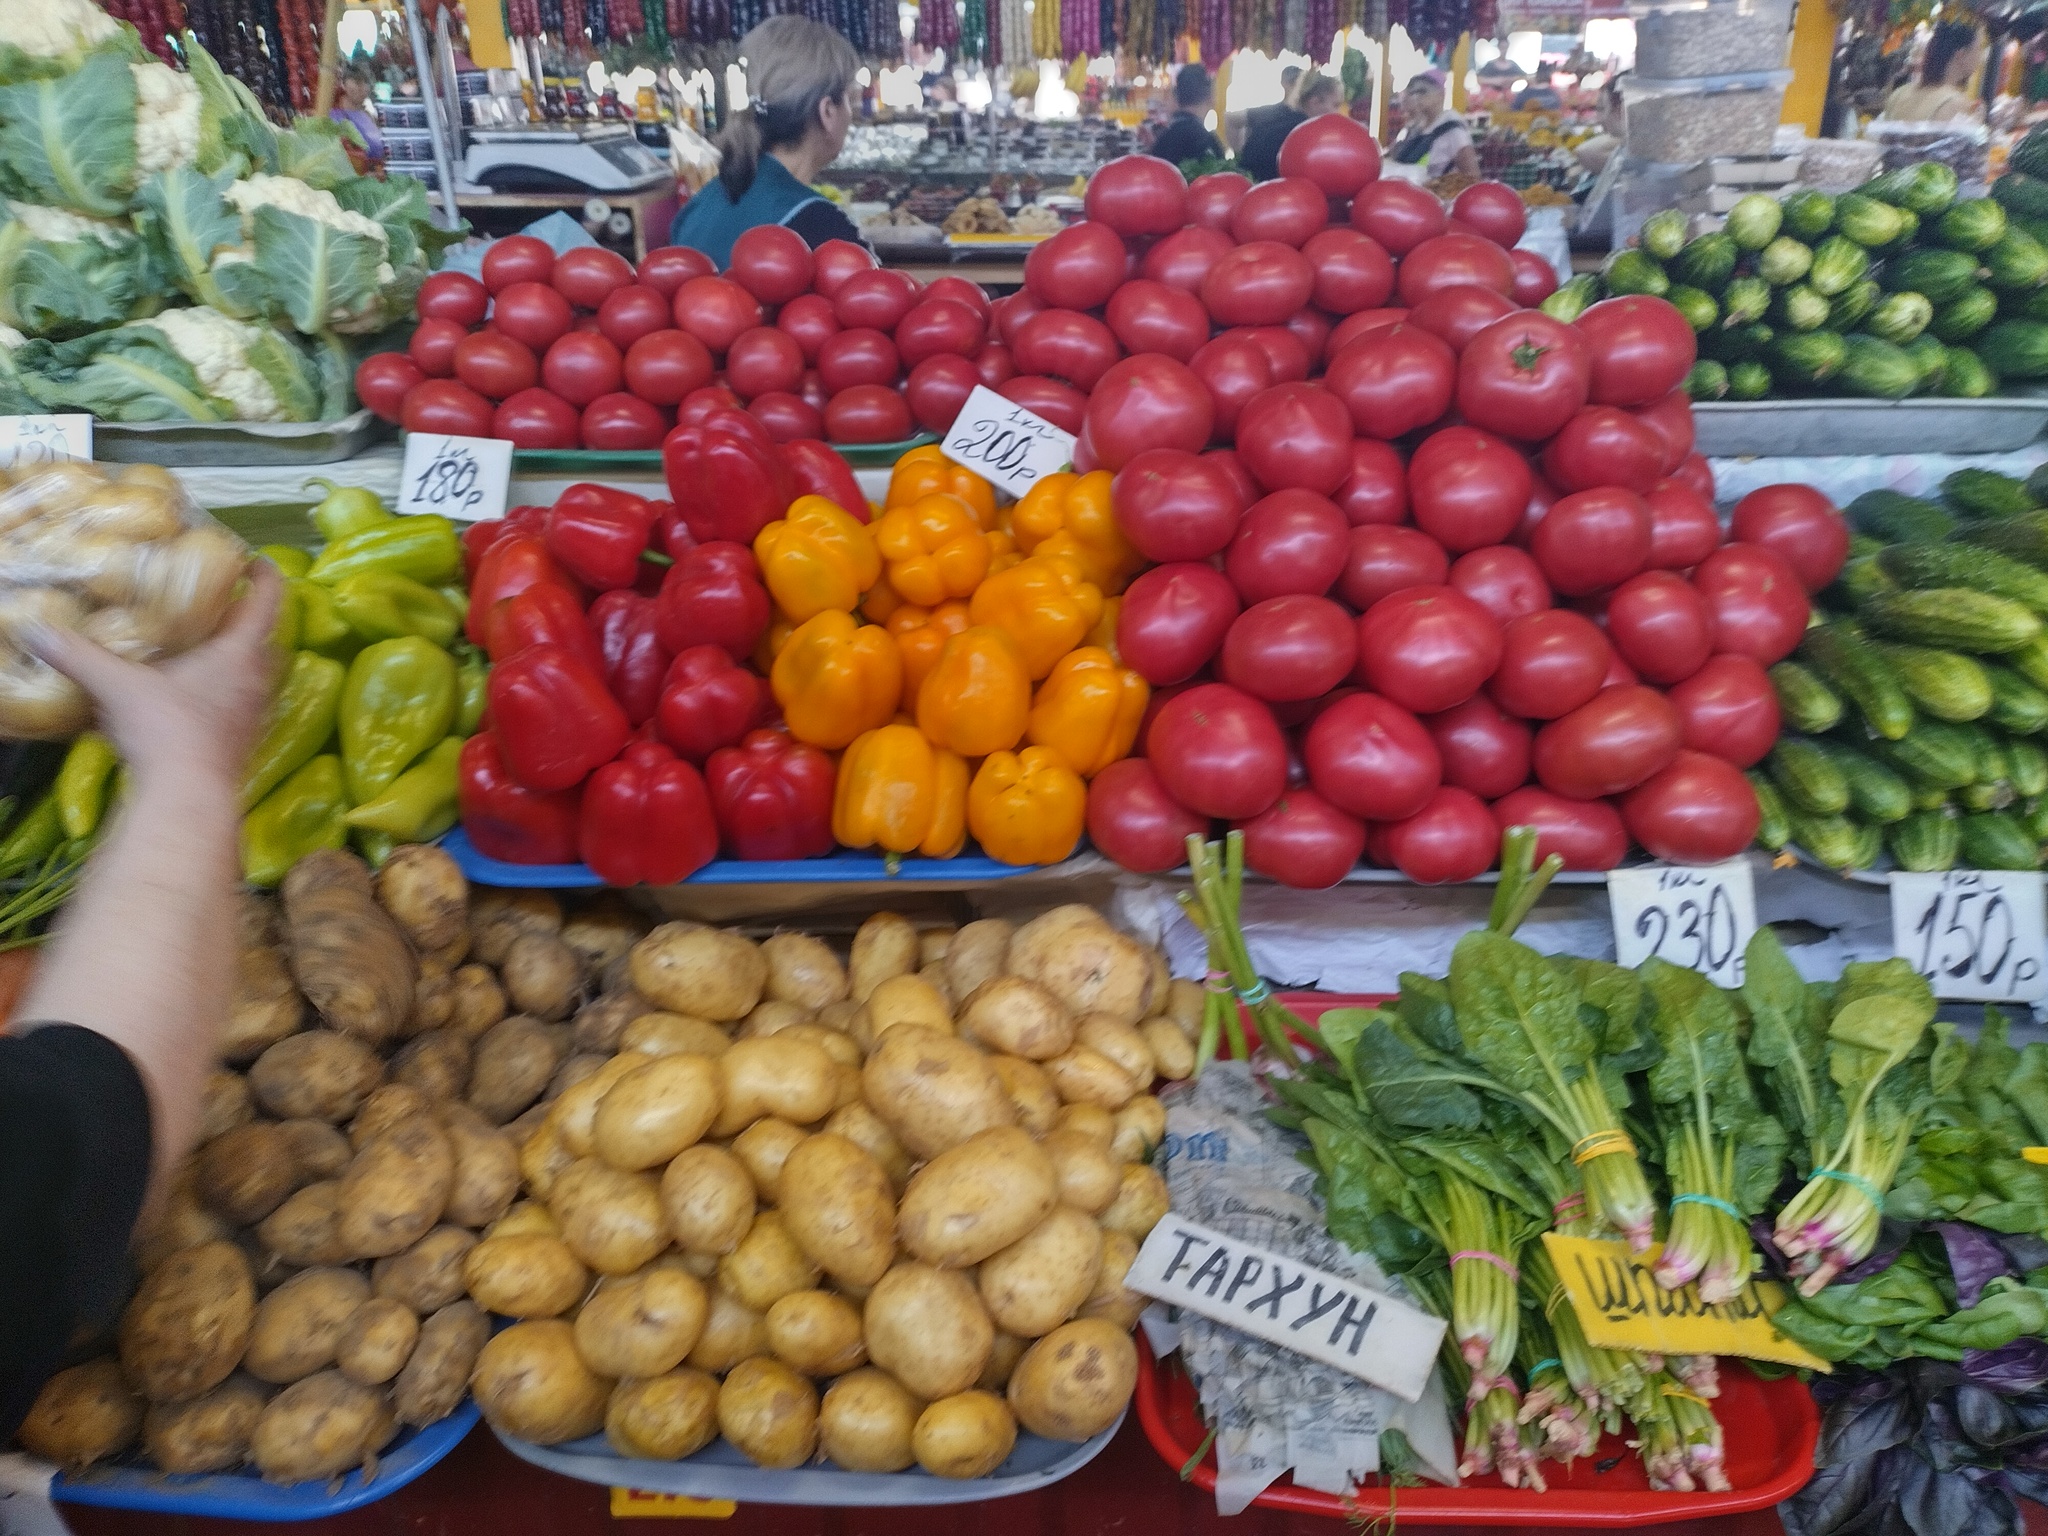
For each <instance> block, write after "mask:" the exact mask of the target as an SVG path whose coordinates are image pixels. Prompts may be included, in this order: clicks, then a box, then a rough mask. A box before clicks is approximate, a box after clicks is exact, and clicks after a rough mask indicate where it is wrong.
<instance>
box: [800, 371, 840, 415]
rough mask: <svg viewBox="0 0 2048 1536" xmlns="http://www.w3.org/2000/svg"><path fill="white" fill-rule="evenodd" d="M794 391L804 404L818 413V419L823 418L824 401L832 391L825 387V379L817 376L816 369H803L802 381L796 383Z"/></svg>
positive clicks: (828, 398) (829, 397)
mask: <svg viewBox="0 0 2048 1536" xmlns="http://www.w3.org/2000/svg"><path fill="white" fill-rule="evenodd" d="M796 392H797V395H798V396H799V397H800V398H801V399H802V400H803V403H804V404H805V405H808V406H809V407H810V408H811V409H812V410H814V411H816V412H817V413H818V419H819V420H820V421H822V420H824V417H825V402H826V401H828V400H830V399H831V398H832V391H831V390H829V389H827V388H826V387H825V381H824V380H823V379H821V378H819V377H818V370H817V369H815V368H806V369H805V370H804V376H803V382H802V383H800V384H798V385H797V387H796Z"/></svg>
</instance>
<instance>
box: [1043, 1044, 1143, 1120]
mask: <svg viewBox="0 0 2048 1536" xmlns="http://www.w3.org/2000/svg"><path fill="white" fill-rule="evenodd" d="M1045 1074H1046V1076H1047V1077H1050V1078H1051V1079H1052V1085H1053V1087H1055V1088H1057V1089H1058V1090H1059V1094H1060V1097H1061V1098H1063V1099H1065V1100H1066V1101H1067V1102H1068V1103H1069V1104H1093V1105H1095V1106H1096V1107H1097V1108H1098V1109H1106V1110H1112V1111H1114V1110H1119V1109H1122V1108H1123V1107H1124V1105H1126V1104H1128V1103H1130V1101H1131V1095H1133V1094H1134V1093H1136V1092H1137V1091H1138V1084H1137V1081H1136V1079H1134V1078H1133V1077H1132V1076H1131V1075H1130V1073H1128V1072H1126V1071H1125V1070H1124V1069H1123V1068H1122V1067H1120V1066H1118V1065H1117V1064H1116V1063H1115V1062H1113V1061H1111V1060H1110V1059H1109V1058H1108V1057H1107V1056H1105V1055H1103V1054H1102V1052H1100V1051H1098V1050H1096V1049H1095V1047H1094V1046H1092V1045H1076V1046H1074V1047H1072V1048H1071V1049H1069V1050H1066V1051H1062V1052H1061V1053H1060V1054H1059V1055H1057V1056H1055V1057H1053V1058H1052V1059H1051V1060H1050V1061H1048V1062H1047V1063H1046V1064H1045Z"/></svg>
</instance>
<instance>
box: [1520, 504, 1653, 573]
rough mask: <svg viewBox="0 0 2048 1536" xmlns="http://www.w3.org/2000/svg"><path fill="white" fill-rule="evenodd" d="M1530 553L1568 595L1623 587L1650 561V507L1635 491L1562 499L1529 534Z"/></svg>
mask: <svg viewBox="0 0 2048 1536" xmlns="http://www.w3.org/2000/svg"><path fill="white" fill-rule="evenodd" d="M1529 553H1530V554H1532V555H1534V556H1535V557H1536V563H1537V564H1538V565H1540V566H1542V567H1543V574H1544V575H1545V576H1546V577H1548V578H1549V580H1550V584H1551V586H1553V587H1555V588H1556V589H1557V590H1558V591H1560V592H1562V593H1563V594H1564V595H1565V596H1567V597H1584V596H1586V595H1587V594H1588V593H1591V592H1600V591H1604V590H1605V589H1606V588H1608V587H1614V586H1619V585H1620V584H1621V583H1622V582H1624V581H1627V580H1628V579H1629V577H1631V576H1633V575H1635V573H1636V572H1637V571H1640V570H1641V569H1642V568H1643V566H1644V564H1645V563H1646V562H1647V561H1648V560H1649V558H1650V509H1649V508H1648V507H1647V506H1645V505H1644V504H1643V498H1642V497H1640V496H1638V495H1636V494H1635V493H1634V492H1632V491H1620V490H1600V491H1580V492H1579V493H1578V494H1577V495H1574V496H1560V497H1559V498H1558V499H1557V503H1556V505H1554V506H1553V507H1551V509H1550V510H1549V511H1548V512H1547V513H1545V514H1544V517H1543V521H1542V522H1540V523H1538V524H1537V525H1536V527H1535V530H1534V531H1533V532H1532V533H1530V535H1529Z"/></svg>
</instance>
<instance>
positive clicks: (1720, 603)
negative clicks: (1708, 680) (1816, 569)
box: [1692, 543, 1813, 667]
mask: <svg viewBox="0 0 2048 1536" xmlns="http://www.w3.org/2000/svg"><path fill="white" fill-rule="evenodd" d="M1692 584H1693V585H1694V586H1695V587H1697V588H1699V593H1700V596H1701V597H1704V598H1705V599H1706V600H1707V607H1708V608H1710V609H1712V610H1713V614H1714V649H1715V650H1717V651H1733V652H1734V653H1735V654H1737V655H1739V656H1748V657H1750V658H1752V659H1753V660H1755V661H1758V662H1760V663H1762V664H1763V665H1764V666H1767V667H1768V666H1773V665H1775V664H1776V663H1778V662H1781V661H1783V660H1784V659H1785V658H1786V657H1787V656H1790V655H1791V654H1792V652H1793V650H1794V649H1796V648H1797V646H1798V644H1799V637H1800V636H1801V635H1802V634H1804V633H1805V631H1806V621H1807V618H1808V616H1809V615H1810V614H1811V613H1812V611H1813V610H1812V605H1811V604H1810V603H1808V602H1807V600H1806V590H1805V588H1804V587H1802V586H1801V585H1800V583H1799V577H1798V574H1797V573H1796V572H1794V571H1793V569H1792V567H1791V566H1790V565H1788V564H1786V563H1785V560H1784V558H1783V557H1782V556H1780V555H1779V554H1778V553H1777V551H1775V550H1772V549H1766V548H1765V547H1764V546H1763V545H1761V544H1740V543H1737V544H1724V545H1722V546H1721V548H1719V549H1717V550H1715V551H1714V552H1713V553H1712V554H1711V555H1709V556H1707V558H1706V559H1704V560H1702V561H1701V562H1700V563H1699V565H1698V566H1697V567H1695V568H1694V570H1693V573H1692Z"/></svg>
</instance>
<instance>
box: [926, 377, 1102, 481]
mask: <svg viewBox="0 0 2048 1536" xmlns="http://www.w3.org/2000/svg"><path fill="white" fill-rule="evenodd" d="M939 451H940V452H941V453H943V454H945V456H946V457H947V458H949V459H951V460H952V461H953V462H954V463H955V464H958V465H961V466H962V467H964V468H966V469H971V470H973V471H974V472H975V473H976V474H977V475H979V476H981V478H982V479H984V480H990V481H993V482H994V483H995V484H997V485H999V486H1001V487H1002V488H1003V489H1004V490H1006V491H1008V492H1009V493H1010V494H1011V495H1012V496H1022V495H1023V494H1024V493H1025V492H1026V491H1028V490H1030V489H1031V488H1032V487H1033V486H1034V485H1036V484H1038V482H1039V481H1040V480H1042V479H1044V478H1045V477H1046V476H1047V475H1051V474H1057V473H1058V472H1059V471H1061V470H1063V469H1065V468H1066V467H1067V466H1068V465H1069V464H1071V463H1073V462H1074V437H1073V434H1072V433H1070V432H1062V431H1061V430H1060V429H1059V428H1058V427H1056V426H1054V425H1053V424H1052V423H1051V422H1049V421H1047V420H1045V418H1044V417H1042V416H1034V415H1032V414H1031V413H1030V412H1029V411H1027V410H1025V409H1024V407H1023V406H1021V405H1016V404H1013V403H1011V402H1010V401H1008V400H1005V399H1004V398H1003V397H1002V396H1001V395H999V394H997V393H996V392H995V391H994V390H992V389H990V388H989V387H988V386H987V385H985V384H977V385H975V386H974V392H973V393H972V394H970V395H969V396H968V397H967V403H966V404H965V405H963V406H961V407H960V414H959V415H958V416H956V417H954V418H953V425H952V427H951V428H950V429H948V431H947V433H946V440H945V441H944V442H943V443H941V444H940V445H939Z"/></svg>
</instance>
